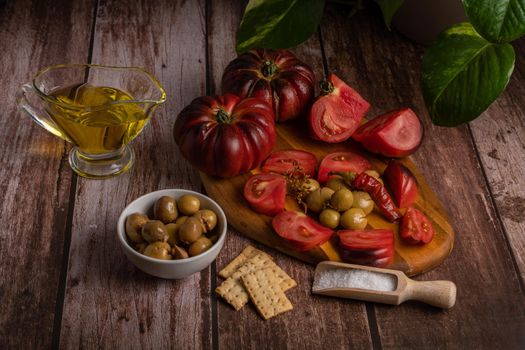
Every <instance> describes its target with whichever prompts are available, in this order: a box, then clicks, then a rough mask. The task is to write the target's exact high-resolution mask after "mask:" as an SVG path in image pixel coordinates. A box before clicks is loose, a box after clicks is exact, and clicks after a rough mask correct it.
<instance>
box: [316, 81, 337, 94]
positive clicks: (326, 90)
mask: <svg viewBox="0 0 525 350" xmlns="http://www.w3.org/2000/svg"><path fill="white" fill-rule="evenodd" d="M319 88H320V89H321V94H322V95H328V94H331V93H332V92H333V91H334V84H332V82H331V81H330V80H321V82H320V83H319Z"/></svg>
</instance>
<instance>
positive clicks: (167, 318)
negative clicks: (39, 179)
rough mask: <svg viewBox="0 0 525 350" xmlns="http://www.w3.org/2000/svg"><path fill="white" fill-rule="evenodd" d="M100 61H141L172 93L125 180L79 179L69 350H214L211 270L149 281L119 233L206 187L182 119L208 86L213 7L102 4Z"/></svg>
mask: <svg viewBox="0 0 525 350" xmlns="http://www.w3.org/2000/svg"><path fill="white" fill-rule="evenodd" d="M92 57H93V62H94V63H103V64H113V65H125V66H132V65H139V66H143V67H145V68H146V69H147V70H148V71H150V72H151V73H153V75H155V76H156V77H157V78H158V79H159V81H160V82H161V84H163V86H164V87H165V89H166V92H167V94H168V101H167V103H166V104H165V105H164V106H163V107H161V108H159V109H158V110H157V111H156V112H155V114H154V115H153V117H152V120H151V122H150V123H149V125H148V126H147V127H146V128H145V130H144V131H143V133H142V134H141V135H139V137H138V138H137V139H136V140H135V141H134V142H133V143H132V146H133V148H134V150H135V151H136V155H137V159H136V163H135V165H134V166H133V168H132V169H131V170H130V171H129V172H128V173H127V174H124V175H121V176H119V177H116V178H113V179H109V180H103V181H89V180H84V179H79V183H78V191H77V198H76V207H75V212H74V218H73V238H72V242H71V251H70V266H69V272H68V279H67V289H66V297H65V305H64V317H63V321H62V332H61V344H60V345H61V347H63V348H67V349H69V348H79V347H82V348H126V349H131V348H184V347H190V348H210V347H211V311H210V293H209V291H210V269H209V268H208V269H205V270H204V271H202V273H200V274H195V275H193V276H191V277H189V278H187V279H185V280H181V281H166V280H161V279H157V278H154V277H151V276H148V275H146V274H144V273H142V272H140V271H139V270H137V269H135V267H134V266H132V265H131V263H130V262H128V261H127V260H126V258H125V256H124V254H123V252H122V251H121V249H120V247H119V245H118V242H117V237H116V228H115V225H116V223H117V218H118V216H119V214H120V212H121V210H122V209H123V208H124V207H125V206H126V204H128V203H129V202H130V201H132V200H133V199H135V198H136V197H138V196H140V195H142V194H144V193H147V192H150V191H153V190H157V189H162V188H189V189H199V188H200V183H199V182H198V175H197V174H196V173H195V172H194V171H193V170H192V169H191V168H190V167H189V166H188V164H187V163H186V162H184V161H182V160H181V157H180V155H179V154H178V152H177V150H176V146H175V142H174V141H173V136H172V127H173V123H174V120H175V117H176V115H177V113H178V112H179V111H180V109H181V108H182V107H183V106H184V105H185V104H187V103H189V102H190V100H191V99H193V98H194V97H195V96H198V95H202V94H204V88H205V19H204V3H203V1H147V2H140V3H133V4H132V5H131V4H130V3H129V2H126V1H100V3H99V8H98V13H97V21H96V27H95V36H94V49H93V55H92Z"/></svg>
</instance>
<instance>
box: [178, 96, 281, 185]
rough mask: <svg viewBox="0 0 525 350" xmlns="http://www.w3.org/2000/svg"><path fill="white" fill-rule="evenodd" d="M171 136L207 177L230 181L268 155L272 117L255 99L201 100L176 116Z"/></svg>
mask: <svg viewBox="0 0 525 350" xmlns="http://www.w3.org/2000/svg"><path fill="white" fill-rule="evenodd" d="M173 136H174V137H175V142H176V143H177V145H178V146H179V149H180V152H181V153H182V155H183V156H184V158H186V159H187V160H188V161H189V162H190V163H191V164H192V165H193V166H194V167H196V168H197V169H199V170H200V171H202V172H204V173H206V174H208V175H212V176H220V177H225V178H226V177H233V176H235V175H237V174H241V173H244V172H247V171H249V170H251V169H254V168H256V167H258V166H259V165H260V164H261V162H262V161H263V160H264V159H266V157H268V155H269V154H270V152H271V151H272V148H273V147H274V146H275V141H276V133H275V122H274V113H273V110H272V108H271V107H270V106H269V105H268V104H267V103H265V102H264V101H261V100H259V99H256V98H246V99H241V98H239V97H237V96H235V95H232V94H226V95H224V96H214V97H212V96H202V97H198V98H196V99H195V100H193V101H192V102H191V103H190V104H189V105H188V106H186V107H185V108H184V109H183V110H182V111H181V112H180V113H179V115H178V117H177V121H176V122H175V126H174V128H173Z"/></svg>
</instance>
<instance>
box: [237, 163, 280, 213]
mask: <svg viewBox="0 0 525 350" xmlns="http://www.w3.org/2000/svg"><path fill="white" fill-rule="evenodd" d="M244 198H245V199H246V201H247V202H248V203H249V204H250V206H251V207H252V209H253V210H254V211H256V212H258V213H259V214H265V215H270V216H272V215H275V214H278V213H280V212H281V211H283V210H284V202H285V199H286V179H285V178H284V176H282V175H280V174H274V173H260V174H256V175H252V176H251V177H250V178H249V179H248V181H246V184H245V185H244Z"/></svg>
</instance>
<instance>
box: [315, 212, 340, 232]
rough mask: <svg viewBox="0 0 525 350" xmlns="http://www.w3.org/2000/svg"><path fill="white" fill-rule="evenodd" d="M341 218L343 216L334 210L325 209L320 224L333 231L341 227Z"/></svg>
mask: <svg viewBox="0 0 525 350" xmlns="http://www.w3.org/2000/svg"><path fill="white" fill-rule="evenodd" d="M340 218H341V214H339V212H337V211H335V210H333V209H324V210H323V211H322V212H321V214H319V222H321V225H323V226H326V227H329V228H332V229H333V228H336V227H337V226H339V219H340Z"/></svg>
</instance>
